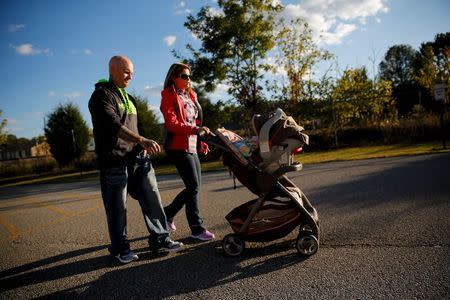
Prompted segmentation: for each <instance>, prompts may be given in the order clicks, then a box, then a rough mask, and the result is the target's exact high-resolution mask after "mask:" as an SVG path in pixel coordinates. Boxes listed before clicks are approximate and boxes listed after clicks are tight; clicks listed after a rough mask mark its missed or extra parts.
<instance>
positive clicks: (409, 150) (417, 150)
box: [0, 141, 450, 187]
mask: <svg viewBox="0 0 450 300" xmlns="http://www.w3.org/2000/svg"><path fill="white" fill-rule="evenodd" d="M443 152H447V153H450V149H445V150H444V149H443V148H442V143H441V142H439V141H436V142H430V143H422V144H414V145H411V144H396V145H386V146H365V147H350V148H344V149H338V150H330V151H323V152H311V153H309V152H308V151H307V148H306V151H305V152H303V153H300V154H297V155H296V156H295V159H296V160H297V161H299V162H301V163H303V164H305V165H307V164H315V163H324V162H331V161H345V160H358V159H369V158H382V157H393V156H402V155H420V154H431V153H443ZM155 169H156V170H155V171H156V174H157V175H163V174H173V173H175V172H176V170H175V167H173V166H172V165H168V166H159V167H156V168H155ZM220 169H225V168H224V166H223V165H222V162H221V161H213V162H206V163H202V170H203V171H209V170H220ZM97 178H98V172H97V171H89V172H84V173H83V175H82V176H81V174H80V173H79V172H78V173H73V174H65V175H55V176H46V177H41V178H36V179H32V180H23V181H18V182H14V183H9V184H4V185H1V184H0V186H1V187H6V186H18V185H24V184H31V183H49V182H69V181H78V180H86V179H93V180H94V179H97Z"/></svg>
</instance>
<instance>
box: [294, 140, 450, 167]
mask: <svg viewBox="0 0 450 300" xmlns="http://www.w3.org/2000/svg"><path fill="white" fill-rule="evenodd" d="M442 152H450V149H445V150H444V149H443V148H442V143H439V142H430V143H421V144H414V145H411V144H395V145H386V146H365V147H350V148H344V149H337V150H331V151H324V152H313V153H308V152H305V153H301V154H298V155H297V156H296V157H295V159H296V160H297V161H300V162H301V163H303V164H314V163H323V162H332V161H347V160H359V159H370V158H383V157H394V156H403V155H420V154H431V153H442Z"/></svg>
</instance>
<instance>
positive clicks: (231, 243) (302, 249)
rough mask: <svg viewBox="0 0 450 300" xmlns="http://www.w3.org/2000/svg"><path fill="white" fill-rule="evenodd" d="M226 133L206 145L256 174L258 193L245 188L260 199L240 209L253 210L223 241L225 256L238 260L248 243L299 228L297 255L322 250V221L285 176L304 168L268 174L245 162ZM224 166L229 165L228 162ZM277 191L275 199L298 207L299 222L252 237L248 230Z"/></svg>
mask: <svg viewBox="0 0 450 300" xmlns="http://www.w3.org/2000/svg"><path fill="white" fill-rule="evenodd" d="M224 130H225V129H218V130H216V132H215V134H213V133H210V134H209V136H208V137H207V138H206V142H207V143H208V144H209V145H210V146H212V147H215V148H219V149H221V150H222V158H224V157H223V155H224V154H225V153H227V154H228V155H231V157H232V158H233V159H234V162H237V163H238V164H239V166H240V167H243V168H247V169H251V170H253V172H254V173H253V175H254V176H255V178H254V181H255V183H256V186H257V189H256V190H252V189H251V188H250V187H249V186H248V185H247V184H245V183H243V184H244V185H246V186H247V187H248V188H249V189H250V191H252V192H253V193H255V194H257V195H258V198H257V199H255V200H253V201H250V202H247V203H245V204H244V205H241V206H240V207H238V208H241V207H243V206H247V207H248V206H251V209H250V212H249V213H248V215H247V216H246V217H245V220H244V221H243V224H242V225H241V226H240V227H239V229H238V230H235V228H233V230H234V231H235V232H234V233H231V234H228V235H226V236H225V237H224V238H223V240H222V248H223V250H224V253H225V254H226V255H228V256H232V257H235V256H239V255H241V253H242V252H243V251H244V249H245V241H272V240H275V239H278V238H281V237H284V236H286V235H287V234H289V233H290V232H292V230H293V229H295V228H296V227H299V234H298V236H297V239H296V242H295V247H296V249H297V252H298V253H299V254H300V255H303V256H310V255H313V254H315V253H316V252H317V250H318V248H319V217H318V214H317V211H316V209H315V208H314V207H313V206H312V205H311V203H310V201H309V199H308V198H307V197H306V195H305V194H304V193H303V192H302V191H301V189H300V188H299V187H298V186H296V185H295V184H294V183H293V182H292V181H290V180H289V179H288V178H287V176H285V174H286V173H287V172H294V171H300V170H302V164H301V163H298V162H297V163H293V164H291V165H286V166H281V167H280V168H278V169H277V170H276V171H275V172H273V173H272V174H267V173H266V172H264V171H263V170H262V169H261V168H260V167H259V166H258V165H256V164H255V163H254V162H252V161H251V160H249V159H247V158H245V157H244V156H243V155H242V153H240V151H239V150H238V149H237V148H236V147H235V146H234V144H233V143H232V142H231V141H230V140H229V139H228V138H227V137H225V136H224V135H223V134H222V132H223V131H224ZM225 131H226V130H225ZM228 132H229V131H228ZM224 145H225V146H224ZM225 155H226V154H225ZM224 165H227V164H226V163H225V159H224ZM229 167H230V166H229ZM230 169H231V167H230ZM238 179H239V177H238ZM241 182H242V181H241ZM285 185H288V187H290V188H291V189H293V190H294V192H295V193H293V192H292V191H290V190H289V189H288V187H286V186H285ZM274 191H279V194H277V195H276V196H283V197H287V198H289V200H290V201H292V202H293V203H295V205H296V208H297V209H298V211H299V213H300V216H299V218H300V219H295V220H291V221H290V223H289V224H287V226H288V227H286V228H284V229H283V230H281V231H279V232H274V231H270V230H267V231H266V232H261V233H258V234H252V233H250V232H249V229H250V227H251V224H252V222H253V221H254V218H255V216H256V215H257V214H258V212H260V210H261V208H263V206H264V204H265V203H266V201H268V200H271V199H270V198H271V197H273V195H272V193H274ZM294 195H295V196H294ZM271 201H274V200H271ZM247 207H246V208H247ZM238 208H236V209H238ZM233 211H234V210H233ZM233 211H232V212H230V213H229V214H228V215H227V219H228V221H229V222H230V224H231V221H230V219H229V218H231V216H230V215H232V213H233ZM232 227H233V226H232Z"/></svg>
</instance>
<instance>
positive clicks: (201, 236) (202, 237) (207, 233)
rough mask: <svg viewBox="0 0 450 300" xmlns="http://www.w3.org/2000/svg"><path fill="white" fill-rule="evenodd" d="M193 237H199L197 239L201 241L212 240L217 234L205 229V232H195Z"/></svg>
mask: <svg viewBox="0 0 450 300" xmlns="http://www.w3.org/2000/svg"><path fill="white" fill-rule="evenodd" d="M191 237H192V238H194V239H197V240H201V241H209V240H212V239H213V238H215V235H214V233H212V232H210V231H208V230H205V231H204V232H203V233H200V234H193V235H192V236H191Z"/></svg>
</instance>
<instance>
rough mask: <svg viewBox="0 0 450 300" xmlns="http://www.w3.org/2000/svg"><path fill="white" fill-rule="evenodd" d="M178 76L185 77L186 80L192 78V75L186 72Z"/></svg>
mask: <svg viewBox="0 0 450 300" xmlns="http://www.w3.org/2000/svg"><path fill="white" fill-rule="evenodd" d="M178 77H180V78H181V79H184V80H188V79H191V75H189V74H185V73H181V74H180V75H179V76H178Z"/></svg>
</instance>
